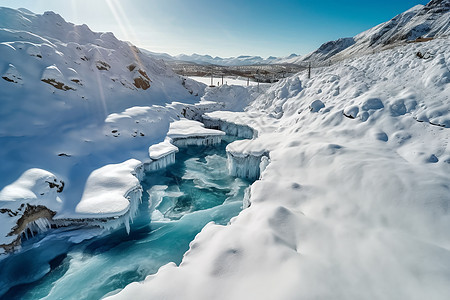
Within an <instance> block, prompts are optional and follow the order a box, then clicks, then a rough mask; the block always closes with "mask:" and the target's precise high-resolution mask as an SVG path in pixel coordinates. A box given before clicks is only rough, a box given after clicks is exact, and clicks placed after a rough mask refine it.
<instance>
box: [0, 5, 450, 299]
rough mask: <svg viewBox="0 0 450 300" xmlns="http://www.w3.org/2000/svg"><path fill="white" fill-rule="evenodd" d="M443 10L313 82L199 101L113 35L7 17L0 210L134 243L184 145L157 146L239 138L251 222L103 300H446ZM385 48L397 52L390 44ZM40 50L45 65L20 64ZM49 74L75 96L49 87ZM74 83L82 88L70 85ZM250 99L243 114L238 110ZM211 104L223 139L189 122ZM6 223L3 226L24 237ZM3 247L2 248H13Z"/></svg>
mask: <svg viewBox="0 0 450 300" xmlns="http://www.w3.org/2000/svg"><path fill="white" fill-rule="evenodd" d="M448 4H449V1H448V0H443V1H437V0H433V1H432V2H430V4H428V5H426V6H424V7H422V6H417V7H415V8H414V9H412V10H410V11H408V12H406V13H404V14H402V15H400V16H398V17H396V18H394V19H393V20H391V21H389V22H387V23H385V24H382V25H380V26H377V27H375V28H374V29H371V30H369V31H367V32H365V33H362V34H361V35H358V36H357V37H355V41H356V43H355V44H354V45H352V46H349V47H347V48H345V50H343V51H342V52H340V53H339V54H338V55H341V54H342V56H341V58H342V59H344V58H347V59H345V60H343V61H341V62H340V63H339V64H335V65H331V66H327V67H322V68H318V69H315V70H314V72H313V76H312V78H308V76H307V74H306V73H305V72H303V73H299V74H296V75H294V76H291V77H289V78H286V79H283V80H281V81H280V82H278V83H275V84H273V85H271V86H270V87H267V88H266V89H265V90H262V91H261V92H260V93H254V92H253V91H252V89H253V87H250V88H248V89H246V90H242V88H243V87H229V86H223V87H220V88H218V89H215V90H206V93H205V94H204V95H203V93H202V91H201V90H200V89H201V88H202V87H204V86H202V85H200V84H199V85H198V86H197V87H198V88H199V95H200V96H199V97H195V96H192V95H191V93H190V92H189V91H188V90H187V89H186V88H185V87H184V86H183V85H182V82H183V80H182V79H181V78H179V77H178V76H176V75H174V74H173V73H171V72H170V71H168V70H166V69H165V68H164V66H163V65H162V64H159V63H158V62H156V61H154V60H152V59H150V58H148V57H146V56H144V55H143V54H142V53H139V52H137V51H136V49H135V48H133V47H130V46H129V45H128V44H126V43H123V42H120V41H118V40H116V39H115V38H114V37H113V36H112V34H98V33H93V32H91V31H90V30H89V29H88V28H87V26H85V25H84V26H75V25H72V24H69V23H65V22H64V21H63V20H62V18H61V17H60V16H58V15H56V14H53V13H45V14H44V15H43V16H39V15H34V14H31V13H27V12H24V11H15V10H8V9H0V14H1V17H0V28H13V29H1V30H0V36H2V37H3V39H2V40H4V41H5V42H1V43H0V69H1V70H0V72H1V74H5V72H6V73H8V71H7V70H9V69H11V68H12V67H11V65H13V66H14V68H15V69H16V70H17V72H19V73H14V72H15V71H10V72H9V73H10V74H13V73H14V74H16V75H15V76H16V77H18V75H17V74H20V77H21V78H22V79H23V83H22V84H17V83H14V82H11V81H8V80H1V79H0V91H1V93H2V101H3V102H2V110H0V125H1V126H0V139H1V143H2V148H0V154H1V155H0V159H1V161H0V171H1V173H2V175H3V174H4V175H3V176H2V178H0V187H2V189H1V191H0V204H1V207H2V208H3V207H17V205H19V204H21V203H27V204H29V203H36V204H37V203H42V202H41V201H44V202H43V203H46V205H47V204H48V205H49V207H50V206H51V205H54V206H53V207H54V208H55V210H56V211H57V215H56V216H55V219H57V220H61V222H64V219H58V218H63V217H64V216H70V217H71V218H81V217H89V218H92V224H97V225H98V226H103V227H106V228H113V227H117V226H120V225H121V224H125V226H126V227H127V229H128V230H129V228H130V227H129V222H130V219H131V218H132V217H133V213H134V212H135V210H136V205H137V203H139V200H140V196H141V189H140V185H139V180H140V179H141V175H142V171H143V169H144V168H145V169H157V168H159V167H162V166H165V165H167V164H169V163H173V162H174V159H175V157H174V155H175V154H174V153H175V151H174V149H175V148H174V147H172V146H170V145H168V144H162V145H161V144H159V143H161V142H163V143H164V141H166V138H170V141H171V143H172V144H175V146H177V145H178V144H176V143H177V142H179V141H181V142H179V143H180V144H179V145H183V146H184V145H187V144H191V143H194V144H197V143H204V142H207V143H210V142H217V141H219V140H220V139H221V138H222V136H223V135H224V132H227V133H233V134H236V135H239V136H241V137H247V138H251V139H250V140H245V141H235V142H233V143H231V144H229V145H228V147H227V152H228V156H229V160H228V164H229V165H230V171H231V172H232V173H233V174H235V175H238V176H242V177H252V178H258V179H259V180H257V181H256V182H255V183H254V184H252V186H251V188H250V189H249V190H248V191H247V192H246V196H245V198H244V203H243V206H244V207H246V209H245V210H243V211H242V212H241V213H240V214H239V215H238V216H237V217H235V218H233V219H232V220H231V221H230V224H228V225H227V226H222V225H217V224H214V223H209V224H208V225H206V226H205V227H204V228H203V230H202V231H201V232H200V233H199V234H198V235H197V236H196V237H195V239H194V240H193V241H192V243H191V244H190V249H189V250H188V251H187V252H186V253H185V255H184V257H183V260H182V262H181V264H180V265H179V266H176V265H175V264H174V263H169V264H167V265H165V266H163V267H161V268H160V269H159V271H158V272H157V273H156V274H153V275H150V276H148V277H147V279H146V280H145V281H144V282H140V283H131V284H129V285H128V286H127V287H126V288H125V289H124V290H122V291H121V292H120V293H118V294H116V295H114V296H112V297H111V298H113V299H148V298H152V299H439V300H440V299H443V300H444V299H448V295H450V286H449V285H448V279H449V278H450V269H449V266H450V250H449V249H450V239H449V235H448V228H449V226H450V215H449V203H450V181H449V178H450V177H449V174H450V146H449V139H450V132H449V127H450V111H449V101H450V99H449V97H450V75H449V74H450V71H449V70H450V49H449V47H450V43H449V39H448V36H446V34H448V28H449V27H448V24H450V23H449V22H448V16H449V14H448V10H446V9H447V8H448V7H449V5H448ZM439 9H442V10H441V11H440V10H439ZM57 24H60V25H57ZM423 24H428V25H429V26H428V27H423V26H424V25H423ZM422 25H423V26H422ZM417 26H419V27H417ZM414 28H416V30H413V29H414ZM424 28H430V31H427V32H426V34H425V35H424V36H425V37H426V36H428V35H430V36H431V35H433V36H434V37H435V38H434V39H433V40H430V41H428V42H426V43H407V44H404V43H400V44H401V45H400V44H399V45H400V46H398V47H394V46H396V41H397V40H396V39H397V38H398V37H399V35H402V34H403V35H404V34H412V35H411V36H410V37H412V38H415V37H416V33H417V32H419V31H420V32H423V31H424ZM439 37H440V38H439ZM372 38H374V39H376V42H375V43H374V45H373V47H371V46H368V43H370V41H373V40H372ZM386 41H387V42H393V43H392V44H390V47H392V48H391V49H389V50H385V49H384V48H383V47H381V46H380V45H381V44H382V43H383V42H386ZM30 43H31V44H33V47H38V48H39V49H40V52H37V51H36V50H30V51H31V52H30V51H28V52H27V50H26V49H28V47H31V44H30ZM338 44H339V43H338ZM77 47H78V48H80V49H81V50H79V49H78V48H77ZM381 49H383V50H385V51H382V52H379V50H381ZM373 52H374V53H373ZM418 52H421V53H428V54H429V56H430V57H429V58H428V59H422V58H419V57H418V56H417V53H418ZM30 53H32V54H33V55H30ZM36 53H41V56H42V58H39V57H38V56H36V55H37V54H36ZM35 54H36V55H35ZM360 54H365V55H364V56H361V55H360ZM136 55H137V56H139V57H140V59H141V60H142V61H143V63H142V64H137V62H136V61H135V59H134V57H135V56H136ZM85 59H86V60H87V61H86V60H85ZM66 63H67V66H66ZM131 64H136V68H141V69H142V70H143V71H145V73H146V74H147V75H148V77H149V78H150V79H151V82H150V81H148V82H149V84H150V87H149V88H148V89H143V88H138V87H137V86H135V85H133V80H134V79H135V76H136V74H137V73H136V72H138V71H137V70H136V71H133V72H132V71H129V69H128V67H129V66H130V65H131ZM53 66H54V67H56V68H57V69H58V70H59V72H57V71H56V69H55V68H53ZM102 66H103V67H104V68H105V70H100V69H102V68H103V67H102ZM108 66H109V67H108ZM49 67H50V69H49ZM69 68H70V69H69ZM46 69H47V70H49V72H50V71H51V72H54V73H53V76H55V77H59V80H65V81H61V82H62V83H64V84H66V85H67V84H71V85H72V86H74V87H75V88H76V90H66V91H64V90H60V89H55V87H54V86H52V85H49V84H46V83H44V82H41V78H42V74H43V72H45V70H46ZM74 70H75V72H76V74H78V75H77V76H79V77H80V79H81V82H82V85H79V84H78V83H76V82H73V84H72V83H70V82H68V81H67V80H66V78H72V77H73V76H76V74H75V73H74V72H73V71H74ZM55 72H56V73H55ZM59 74H62V77H61V76H60V75H59ZM139 74H140V73H139ZM141 75H142V74H141ZM142 76H143V75H142ZM144 77H145V76H143V79H142V80H144V79H145V78H144ZM52 79H55V80H57V79H58V78H52ZM58 82H59V81H58ZM190 85H191V86H194V87H195V82H192V81H191V82H190ZM67 86H69V85H67ZM98 87H101V88H100V89H99V88H98ZM233 93H234V96H233V97H231V99H232V101H231V102H233V103H234V104H232V105H230V103H227V101H226V100H227V94H228V95H233ZM193 94H195V93H193ZM202 96H203V98H202ZM240 97H243V98H242V99H241V100H242V101H245V103H246V104H245V106H246V107H245V109H243V106H242V107H239V106H235V105H238V104H237V102H238V100H239V98H240ZM244 97H245V98H244ZM200 98H201V100H202V102H200V104H199V106H196V105H194V103H198V102H199V101H200ZM233 98H234V99H233ZM172 100H177V101H181V100H183V101H181V102H186V103H187V104H180V103H173V104H169V103H170V102H171V101H172ZM227 106H229V107H228V108H227ZM217 107H225V108H227V109H228V111H214V112H208V113H207V114H206V115H205V116H204V117H203V120H204V123H205V124H206V125H205V127H211V128H218V129H220V131H218V130H213V129H208V128H205V127H203V126H202V124H200V123H198V122H195V121H191V120H186V119H183V118H182V116H183V115H184V116H186V115H188V114H191V113H192V116H196V117H199V116H198V114H199V112H206V111H210V110H214V109H216V108H217ZM188 108H189V112H188ZM183 109H184V114H183ZM233 110H236V111H238V110H243V111H239V112H236V111H233ZM141 133H142V134H143V135H141ZM199 138H204V141H199ZM151 145H159V146H154V148H152V149H150V148H149V147H150V146H151ZM153 150H155V152H153ZM60 154H61V155H60ZM149 155H150V156H151V155H153V158H158V159H157V160H156V161H153V158H152V157H149ZM194 163H195V162H194ZM45 170H48V171H45ZM53 174H55V175H53ZM47 179H51V180H53V182H55V180H56V183H58V186H60V185H61V179H63V180H64V181H65V182H66V187H65V188H64V191H62V192H61V193H59V195H57V191H56V189H57V188H51V186H50V185H49V184H48V183H47V185H46V184H45V181H46V180H47ZM51 180H50V181H51ZM162 189H164V188H162ZM41 191H44V195H41ZM110 192H112V194H108V193H110ZM58 199H61V200H62V204H61V202H60V201H59V200H58ZM11 205H12V206H11ZM60 205H61V206H60ZM19 207H20V206H19ZM17 210H18V208H17ZM7 215H8V213H2V214H1V218H2V219H1V220H0V222H2V225H3V224H6V225H7V226H6V227H4V226H2V230H4V229H3V228H7V229H8V230H10V229H11V228H13V226H14V224H15V221H16V219H14V218H13V217H6V216H7ZM97 217H100V218H102V217H103V218H111V220H110V221H108V222H106V223H105V222H103V221H104V220H102V219H98V218H97ZM160 217H161V216H160ZM78 220H80V222H83V220H82V219H78ZM163 221H165V220H163ZM194 221H195V216H193V217H192V219H191V220H190V222H194ZM33 222H34V223H33ZM33 222H31V223H29V224H31V225H30V226H36V227H37V228H38V229H39V230H44V229H45V228H47V227H48V223H46V222H47V221H44V220H40V219H38V220H34V221H33ZM6 234H7V232H2V236H1V237H2V239H1V243H4V242H5V241H6V242H10V240H8V238H9V237H8V238H6V236H5V238H3V236H4V235H6ZM0 251H4V250H3V249H1V250H0Z"/></svg>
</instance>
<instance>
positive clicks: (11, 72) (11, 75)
mask: <svg viewBox="0 0 450 300" xmlns="http://www.w3.org/2000/svg"><path fill="white" fill-rule="evenodd" d="M2 78H3V79H4V80H6V81H8V82H12V83H22V82H23V80H22V75H21V74H20V73H19V71H18V70H17V69H16V67H15V66H14V65H12V64H10V65H9V67H8V70H6V72H5V74H3V76H2Z"/></svg>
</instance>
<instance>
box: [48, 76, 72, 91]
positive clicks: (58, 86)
mask: <svg viewBox="0 0 450 300" xmlns="http://www.w3.org/2000/svg"><path fill="white" fill-rule="evenodd" d="M41 81H42V82H45V83H48V84H50V85H52V86H53V87H54V88H56V89H58V90H63V91H68V90H75V89H74V88H71V87H70V86H67V85H65V84H64V83H62V82H59V81H56V80H55V79H41Z"/></svg>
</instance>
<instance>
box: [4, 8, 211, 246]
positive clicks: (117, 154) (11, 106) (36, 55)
mask: <svg viewBox="0 0 450 300" xmlns="http://www.w3.org/2000/svg"><path fill="white" fill-rule="evenodd" d="M0 77H1V78H0V145H1V147H0V174H1V176H0V207H3V206H4V205H3V204H5V203H4V201H11V199H15V200H14V201H16V204H15V205H14V210H13V211H5V210H2V211H0V218H2V219H1V220H0V222H2V224H4V222H3V221H4V219H3V217H4V218H10V216H9V215H15V217H16V218H19V217H21V216H27V215H29V214H30V213H31V211H32V210H31V209H29V210H28V211H26V210H25V209H21V210H20V212H19V210H18V209H19V208H20V207H21V205H22V204H23V205H26V204H27V203H29V201H28V202H27V201H25V200H26V199H33V205H34V206H36V205H39V203H45V202H47V203H53V202H55V203H56V202H60V200H61V201H62V204H61V205H60V206H61V208H60V209H58V210H57V212H58V214H57V215H56V216H55V218H58V217H62V216H64V217H76V216H75V215H76V211H77V208H76V207H77V204H78V202H79V201H80V199H81V198H82V194H83V191H84V188H85V187H92V186H94V188H98V185H92V184H90V183H89V181H88V177H89V176H90V174H91V173H92V172H93V171H94V170H96V169H100V168H102V167H103V166H105V165H110V164H112V165H115V166H116V167H117V168H118V169H117V172H115V173H114V172H109V174H111V175H112V174H117V176H116V177H117V178H116V179H117V180H118V181H117V182H116V183H117V184H118V186H122V188H121V189H120V192H121V193H122V195H119V198H120V197H122V198H123V197H125V198H126V194H127V192H129V191H131V189H133V188H134V187H135V185H136V184H135V182H134V181H132V180H131V181H130V180H129V179H127V178H126V177H124V176H123V172H122V171H120V170H125V169H126V170H128V172H130V170H132V169H133V168H135V167H137V165H136V164H135V163H133V162H129V163H128V164H127V165H126V168H125V169H124V167H123V165H121V163H123V162H124V161H127V160H129V159H131V158H135V159H137V160H139V161H145V160H149V157H148V147H149V146H150V145H151V144H153V143H157V142H160V141H162V140H164V138H165V135H166V132H167V130H168V129H169V122H170V121H171V120H173V119H177V118H178V115H177V111H176V110H175V109H174V108H170V107H166V106H165V105H166V104H168V103H170V102H172V101H174V100H177V101H180V102H185V103H195V102H197V101H199V100H200V96H201V93H202V90H203V85H201V84H199V83H197V82H195V81H193V80H189V79H185V80H182V79H181V78H180V77H179V76H177V75H176V74H174V73H173V72H172V71H171V70H169V69H167V68H166V67H165V65H164V64H162V63H161V62H158V61H156V60H154V59H153V58H150V57H149V56H147V55H145V54H143V53H141V51H139V50H138V49H137V48H136V47H134V46H131V45H129V44H128V43H126V42H123V41H119V40H117V39H116V38H115V37H114V35H113V34H112V33H96V32H92V31H91V30H90V29H89V28H88V27H87V26H86V25H81V26H79V25H74V24H71V23H67V22H65V21H64V20H63V19H62V18H61V16H59V15H57V14H55V13H52V12H46V13H44V14H43V15H37V14H33V13H31V12H29V11H26V10H23V9H21V10H13V9H8V8H0ZM199 93H200V95H199ZM155 105H159V106H155ZM131 165H132V167H130V166H131ZM34 168H37V169H40V170H41V172H34V173H33V174H38V175H39V174H41V175H39V176H38V175H36V176H34V175H33V176H27V175H26V174H28V173H27V170H30V169H34ZM133 172H134V171H133ZM135 175H138V174H137V173H136V174H135ZM24 176H25V177H24ZM24 178H25V179H24ZM53 180H54V181H55V182H53ZM61 181H64V182H65V186H64V188H63V189H61V190H59V182H61ZM21 182H28V183H27V186H28V189H29V191H28V192H25V191H23V189H21V188H14V187H15V186H18V185H21ZM97 182H101V180H100V181H97ZM6 186H10V188H7V187H6ZM44 186H47V189H48V191H47V190H46V189H44V188H43V187H44ZM11 187H12V188H11ZM36 187H39V188H36ZM56 190H58V193H54V192H53V191H56ZM13 192H16V194H17V195H13V194H14V193H13ZM86 193H87V194H89V192H86ZM86 193H85V194H86ZM22 195H28V196H27V197H28V198H27V197H25V198H24V197H22ZM50 196H51V197H53V199H49V197H50ZM125 198H124V199H123V201H127V200H126V199H125ZM24 199H25V200H24ZM57 200H58V201H57ZM23 201H25V202H23ZM8 203H9V202H8ZM122 210H123V206H122ZM117 212H119V210H118V211H117ZM53 213H54V212H53ZM83 213H84V214H85V213H86V212H85V211H83ZM109 216H111V214H109ZM24 218H25V217H24ZM3 238H4V236H1V237H0V245H2V244H4V242H5V240H3ZM8 239H10V238H8Z"/></svg>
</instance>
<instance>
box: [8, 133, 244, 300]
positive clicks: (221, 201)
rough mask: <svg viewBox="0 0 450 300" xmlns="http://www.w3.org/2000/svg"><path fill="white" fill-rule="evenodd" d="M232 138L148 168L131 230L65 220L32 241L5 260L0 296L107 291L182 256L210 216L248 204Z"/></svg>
mask: <svg viewBox="0 0 450 300" xmlns="http://www.w3.org/2000/svg"><path fill="white" fill-rule="evenodd" d="M226 144H227V142H225V141H222V143H221V144H219V145H215V146H189V147H186V148H180V152H178V153H177V154H176V163H175V164H174V165H171V166H169V167H167V168H166V169H164V170H159V171H156V172H152V173H147V174H146V175H145V177H144V180H143V182H142V186H143V188H144V193H143V200H142V204H141V205H140V207H139V211H138V215H137V216H136V217H135V219H134V222H133V224H132V226H131V231H130V234H127V233H126V230H125V227H123V228H119V229H117V230H114V231H109V232H107V233H102V234H101V235H100V236H99V235H98V234H99V232H100V231H101V230H100V229H96V228H85V227H81V228H59V229H54V230H51V231H48V232H46V233H44V234H40V235H38V236H36V237H34V238H32V239H30V240H28V241H25V242H24V244H23V248H22V250H21V251H20V252H18V253H16V254H13V255H11V256H9V257H8V258H5V259H3V260H2V261H0V295H1V296H0V298H1V299H8V300H12V299H77V300H81V299H100V298H102V297H103V296H105V295H106V294H108V293H111V292H112V293H114V292H115V291H118V290H120V289H122V288H124V287H125V286H126V285H127V284H129V283H131V282H133V281H141V280H144V278H145V277H146V276H147V275H150V274H154V273H156V272H157V271H158V269H159V267H161V266H162V265H165V264H167V263H168V262H175V263H176V264H179V263H180V262H181V259H182V257H183V254H184V253H185V252H186V251H187V250H188V248H189V243H190V242H191V241H192V240H193V239H194V237H195V235H196V234H197V233H199V232H200V231H201V229H202V228H203V227H204V226H205V225H206V224H207V223H209V222H211V221H213V222H215V223H217V224H223V225H225V224H227V223H228V222H229V221H230V219H231V218H232V217H234V216H236V215H237V214H238V213H239V212H240V211H241V209H242V200H243V197H244V193H245V190H246V188H247V187H248V186H249V185H250V184H251V182H249V181H246V180H243V179H240V178H234V177H232V176H230V175H228V170H227V161H226V160H227V158H226V152H225V147H226ZM80 241H81V242H80Z"/></svg>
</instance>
